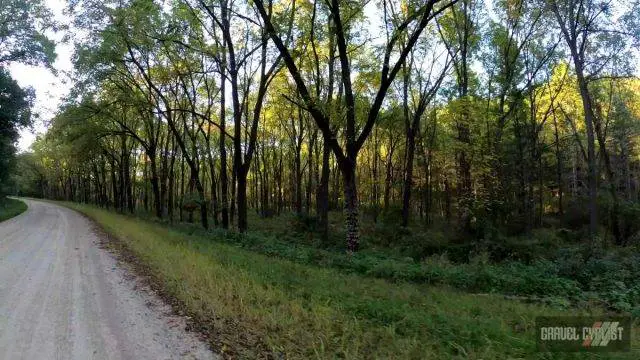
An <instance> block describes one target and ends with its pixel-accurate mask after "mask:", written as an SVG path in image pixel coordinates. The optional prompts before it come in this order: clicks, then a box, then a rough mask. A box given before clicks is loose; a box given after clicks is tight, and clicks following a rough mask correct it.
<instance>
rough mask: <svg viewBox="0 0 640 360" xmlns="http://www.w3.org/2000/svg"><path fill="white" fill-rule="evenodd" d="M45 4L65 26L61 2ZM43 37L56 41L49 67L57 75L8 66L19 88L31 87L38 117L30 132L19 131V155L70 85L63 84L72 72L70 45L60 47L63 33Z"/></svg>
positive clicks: (51, 0)
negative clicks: (66, 73)
mask: <svg viewBox="0 0 640 360" xmlns="http://www.w3.org/2000/svg"><path fill="white" fill-rule="evenodd" d="M45 4H46V5H47V6H48V7H49V8H50V9H51V11H52V13H53V15H54V18H55V20H56V21H58V22H60V23H68V22H69V21H68V19H67V18H65V16H64V15H63V13H62V11H63V9H64V7H65V5H66V1H65V0H45ZM47 36H49V38H51V39H52V40H54V41H56V43H57V46H56V53H57V55H58V56H57V58H56V61H55V63H54V64H53V66H54V68H55V69H57V70H58V72H59V73H58V75H57V76H56V75H54V74H53V73H52V72H51V71H50V70H48V69H46V68H44V67H40V66H27V65H23V64H17V63H14V64H11V65H10V66H9V72H10V73H11V76H12V77H13V78H14V79H15V80H16V81H17V82H18V84H19V85H20V86H21V87H27V86H31V87H32V88H34V89H35V92H36V100H35V106H34V112H35V113H37V114H38V115H39V118H38V119H36V120H35V122H34V125H33V127H32V128H31V129H23V130H22V131H21V132H20V139H19V140H18V149H19V151H21V152H22V151H27V150H28V149H29V146H31V144H32V143H33V141H34V140H35V138H36V135H37V134H38V133H44V132H45V130H46V123H47V122H48V121H49V120H50V119H51V118H52V117H53V115H54V114H55V112H56V109H57V108H58V105H59V104H60V103H61V101H62V99H63V98H64V97H65V95H66V94H68V92H69V89H70V86H71V85H72V84H71V82H70V81H68V80H67V77H66V75H65V72H68V71H71V70H72V69H73V63H72V62H71V57H72V55H73V44H72V43H69V44H64V43H62V37H63V36H64V34H63V33H53V32H51V33H47Z"/></svg>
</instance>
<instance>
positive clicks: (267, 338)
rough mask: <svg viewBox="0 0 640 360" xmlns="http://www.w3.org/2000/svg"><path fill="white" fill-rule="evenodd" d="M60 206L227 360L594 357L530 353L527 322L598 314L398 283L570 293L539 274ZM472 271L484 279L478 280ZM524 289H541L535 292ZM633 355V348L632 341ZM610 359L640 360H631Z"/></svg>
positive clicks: (545, 269)
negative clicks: (106, 240)
mask: <svg viewBox="0 0 640 360" xmlns="http://www.w3.org/2000/svg"><path fill="white" fill-rule="evenodd" d="M66 205H67V206H69V207H71V208H74V209H76V210H79V211H81V212H82V213H84V214H86V215H87V216H89V217H91V218H92V219H94V220H95V221H97V223H98V224H100V225H101V226H102V227H103V228H104V229H105V230H106V231H107V232H108V233H110V234H111V235H113V236H114V237H115V238H117V239H119V241H120V242H121V243H122V244H124V246H125V247H126V248H127V249H128V250H129V251H131V252H132V253H133V254H134V255H135V256H136V257H137V258H138V259H140V261H141V262H143V263H144V264H145V265H146V266H148V268H149V269H150V270H151V272H152V274H153V275H154V277H155V278H156V279H157V281H158V282H159V283H160V285H161V286H162V288H163V289H164V290H165V291H166V292H168V293H169V294H170V295H171V296H174V297H175V298H176V299H177V300H178V302H179V304H180V305H179V306H180V307H181V308H182V309H185V310H186V312H187V313H188V314H190V315H191V316H193V317H194V318H195V319H197V320H198V321H199V323H200V327H201V329H202V330H203V331H204V332H205V333H209V334H210V335H211V339H212V342H213V344H214V346H215V348H216V350H218V351H221V352H223V353H225V354H227V355H229V356H231V357H236V358H287V359H301V358H305V359H307V358H317V359H336V358H345V359H361V358H362V359H378V358H394V359H430V358H433V359H504V358H539V359H550V358H554V359H561V358H575V359H584V358H590V357H591V354H562V353H556V354H548V353H538V352H536V346H535V336H534V320H535V317H536V316H540V315H578V314H583V315H587V314H591V315H596V314H597V313H599V312H600V311H601V310H598V308H597V307H593V308H591V309H590V310H589V311H587V310H586V309H583V310H576V309H573V310H571V311H566V310H561V309H558V308H557V307H549V306H546V305H540V304H526V303H522V302H518V301H512V300H507V299H504V298H503V297H501V296H496V295H471V294H465V293H461V292H458V291H455V290H451V289H448V288H445V287H433V286H425V285H424V284H413V283H407V282H405V281H400V280H406V279H411V277H412V276H414V277H415V279H416V280H417V279H418V278H422V279H431V280H427V282H431V283H448V282H451V283H452V284H453V285H455V286H459V287H462V288H469V289H474V288H476V287H478V288H483V289H487V288H491V287H495V288H496V289H505V287H506V285H505V284H507V283H509V284H511V285H510V286H516V287H518V286H519V287H520V288H525V289H530V290H523V291H529V292H534V293H535V292H539V291H541V290H537V289H536V286H538V287H541V288H542V287H544V288H549V289H552V291H555V292H558V293H564V292H567V291H569V290H570V289H571V288H572V287H573V286H574V284H573V283H564V282H560V283H558V284H554V283H544V284H543V283H540V281H548V280H540V279H538V275H541V274H542V275H544V274H546V273H549V274H553V273H554V272H555V271H556V269H554V268H552V267H550V266H549V267H547V266H548V265H540V268H532V269H536V270H535V271H533V270H532V271H531V273H528V275H526V276H524V275H522V273H523V271H524V270H523V269H520V268H513V269H512V271H511V273H509V272H506V273H505V271H506V270H507V268H504V269H498V268H495V267H494V265H489V264H487V262H486V261H485V260H486V258H485V259H482V258H477V259H475V260H474V261H473V262H470V263H469V264H468V265H462V267H461V266H459V265H456V264H452V263H449V262H448V261H447V260H445V259H444V258H437V257H431V258H429V259H428V260H427V261H424V262H420V263H417V262H414V261H413V260H411V261H410V260H409V259H407V260H406V261H401V260H391V259H386V260H385V259H380V258H376V257H375V256H373V255H366V254H362V255H360V254H359V255H356V256H354V257H353V258H349V257H346V255H341V254H336V253H330V252H329V251H328V250H321V249H317V248H312V247H310V246H307V247H304V246H302V245H290V244H289V246H285V244H284V243H282V242H281V241H280V240H276V239H269V240H268V241H265V238H264V237H262V236H259V235H252V234H248V235H246V236H239V235H232V234H231V233H227V232H223V231H212V232H210V233H204V234H203V233H200V232H197V231H193V232H192V234H191V235H189V234H188V233H187V231H186V230H185V229H184V228H183V229H181V230H180V231H178V230H175V229H170V228H168V227H165V226H159V224H155V223H150V222H147V221H143V220H139V219H135V218H132V217H127V216H123V215H118V214H114V213H112V212H109V211H105V210H102V209H98V208H95V207H91V206H84V205H77V204H66ZM248 249H251V250H258V251H259V252H261V253H262V254H258V253H257V252H256V251H247V250H248ZM274 255H277V256H274ZM282 258H290V259H292V260H294V261H289V260H285V259H282ZM323 262H331V263H324V264H323ZM302 263H305V264H302ZM307 263H313V264H318V265H323V266H325V267H319V266H309V265H306V264H307ZM464 266H468V267H466V268H465V267H464ZM505 266H507V265H505ZM508 266H517V265H515V264H512V265H508ZM329 267H332V268H329ZM478 269H484V270H482V271H481V272H480V274H474V273H473V272H474V271H475V270H478ZM527 269H529V268H527ZM345 270H346V271H345ZM362 274H364V275H374V276H380V277H385V278H389V279H394V280H397V281H388V280H383V279H375V278H372V277H371V276H362ZM517 274H520V275H517ZM547 278H553V277H551V276H548V277H547ZM434 279H448V280H446V281H445V280H440V281H434ZM420 281H422V280H420ZM528 281H533V282H535V283H537V284H539V285H535V286H534V287H531V285H528ZM552 282H553V281H552ZM633 344H634V346H635V344H637V338H636V337H634V339H633ZM606 355H607V357H609V358H613V357H615V358H628V359H634V358H637V353H629V354H606ZM592 358H595V355H594V356H593V357H592ZM598 358H602V355H600V356H598Z"/></svg>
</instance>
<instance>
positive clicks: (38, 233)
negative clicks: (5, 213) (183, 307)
mask: <svg viewBox="0 0 640 360" xmlns="http://www.w3.org/2000/svg"><path fill="white" fill-rule="evenodd" d="M25 202H26V203H27V204H28V205H29V210H27V211H26V212H25V213H23V214H22V215H19V216H17V217H15V218H13V219H11V220H8V221H5V222H2V223H0V359H12V360H13V359H29V360H34V359H36V360H37V359H81V360H86V359H136V360H137V359H153V360H159V359H216V358H218V356H216V355H215V354H213V353H212V352H211V351H210V350H209V349H208V347H207V345H206V343H205V342H203V341H202V340H200V339H199V338H198V336H197V335H195V334H193V333H189V332H187V331H185V325H186V320H185V319H184V318H182V317H180V316H175V315H173V314H172V312H171V308H170V307H169V306H168V305H166V304H165V303H164V302H163V301H162V300H161V299H160V298H159V297H158V296H156V295H155V294H154V293H153V292H152V291H151V290H150V289H149V288H148V287H146V286H144V285H143V282H142V281H140V279H139V278H136V277H135V276H134V275H132V273H131V272H130V271H129V270H128V269H127V267H126V265H124V264H120V263H119V261H118V260H117V259H116V258H115V256H114V255H113V254H111V253H110V252H109V251H108V250H105V249H103V248H101V247H100V245H99V244H100V239H99V237H98V235H97V234H96V233H95V232H94V230H93V226H92V224H91V222H90V221H89V220H87V219H86V218H84V217H83V216H81V215H80V214H78V213H76V212H74V211H72V210H69V209H66V208H63V207H60V206H56V205H53V204H49V203H44V202H39V201H32V200H25Z"/></svg>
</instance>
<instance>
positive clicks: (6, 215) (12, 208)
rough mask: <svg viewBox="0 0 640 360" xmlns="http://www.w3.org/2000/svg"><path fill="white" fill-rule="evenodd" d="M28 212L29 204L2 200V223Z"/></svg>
mask: <svg viewBox="0 0 640 360" xmlns="http://www.w3.org/2000/svg"><path fill="white" fill-rule="evenodd" d="M25 211H27V204H25V203H24V202H22V201H20V200H15V199H9V198H0V222H2V221H5V220H9V219H11V218H12V217H15V216H18V215H20V214H22V213H23V212H25Z"/></svg>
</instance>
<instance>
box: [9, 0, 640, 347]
mask: <svg viewBox="0 0 640 360" xmlns="http://www.w3.org/2000/svg"><path fill="white" fill-rule="evenodd" d="M34 3H35V2H34ZM27 6H28V5H27ZM67 14H68V16H69V18H70V20H69V21H70V24H68V27H69V29H72V30H73V31H72V32H73V34H72V35H71V40H70V41H73V42H74V44H75V52H74V55H73V63H74V70H73V74H72V77H73V81H74V82H73V88H72V90H71V93H70V94H69V96H68V97H67V99H66V101H65V102H64V104H63V105H62V106H61V107H60V108H59V109H58V110H57V112H56V113H55V114H54V115H52V117H51V120H50V121H49V122H48V124H47V131H46V132H45V133H42V134H39V135H38V137H37V140H36V141H35V142H34V143H33V145H32V146H31V149H30V151H27V152H22V153H19V154H15V152H16V151H15V148H13V147H11V148H10V149H9V148H7V150H5V148H4V147H3V148H2V149H0V151H2V152H3V154H4V153H7V156H6V157H3V159H2V161H3V162H2V163H0V166H2V168H0V170H2V169H6V170H7V171H2V172H0V184H1V185H2V189H4V193H5V194H11V195H17V196H24V197H35V198H44V199H50V200H57V201H65V202H74V203H79V204H85V205H75V206H90V207H88V208H90V209H96V208H101V209H103V210H110V211H115V212H117V213H120V214H125V215H127V216H128V217H127V218H129V217H134V218H136V219H143V220H144V221H146V222H147V221H148V222H149V223H152V224H161V225H162V226H164V227H167V228H169V229H175V231H179V232H181V233H185V234H187V235H189V236H201V237H202V238H203V239H205V240H206V239H208V240H210V241H215V242H221V243H226V244H232V245H234V246H237V247H240V248H242V249H246V250H249V251H252V252H258V253H262V254H266V255H267V256H275V257H277V258H282V259H285V260H290V261H292V262H294V263H302V264H311V265H314V266H319V267H322V268H325V267H328V268H331V269H338V270H339V271H343V272H346V273H355V274H360V275H363V276H368V277H376V278H382V279H387V280H390V281H392V282H396V281H400V282H405V281H406V282H409V283H417V284H444V285H447V286H451V287H453V288H457V289H461V290H463V291H468V292H472V293H485V292H487V293H498V294H506V295H512V296H515V297H519V298H520V297H522V298H526V299H529V300H531V299H533V300H532V301H536V302H543V303H544V304H546V305H550V306H559V307H560V308H562V309H567V308H572V307H573V306H578V307H580V306H584V304H592V303H597V304H598V306H602V307H603V308H605V309H608V310H610V311H616V312H622V313H631V314H633V316H640V286H638V285H637V283H636V282H635V280H634V279H637V276H638V275H640V268H638V265H637V264H638V259H639V256H640V255H638V252H637V249H638V246H640V198H639V197H640V78H639V77H638V66H639V65H640V54H639V52H638V49H639V47H638V46H639V45H640V3H638V2H637V1H623V0H606V1H602V0H533V1H524V0H493V1H481V0H421V1H406V0H400V1H397V0H379V1H366V0H361V1H344V0H325V1H317V0H310V1H297V0H252V1H230V0H173V1H157V0H156V1H154V0H127V1H115V0H113V1H111V0H109V1H97V0H71V1H69V2H68V8H67ZM0 44H1V43H0ZM3 54H4V53H3V52H2V48H1V46H0V66H2V64H3V63H2V59H3V57H2V55H3ZM9 61H10V60H9ZM34 61H40V60H38V59H35V60H34ZM3 76H4V77H3V78H2V79H4V78H7V77H8V75H7V74H4V75H3ZM2 79H0V80H2ZM4 84H5V82H2V83H1V84H0V85H1V86H5V85H4ZM7 84H8V85H7V86H11V84H12V83H11V82H10V81H9V82H8V83H7ZM3 89H4V87H3ZM3 93H4V91H3ZM16 94H21V95H19V96H22V97H23V98H28V95H29V94H27V93H25V94H22V93H20V92H17V93H16ZM25 101H26V100H25ZM17 106H18V107H19V108H18V109H17V110H16V111H18V112H19V111H21V110H20V106H22V107H27V105H24V104H21V103H19V104H18V105H17ZM0 108H1V109H3V110H4V109H5V107H4V105H0ZM2 116H4V112H3V114H2ZM9 116H10V117H11V116H13V115H12V113H10V114H9ZM13 118H20V117H15V116H14V117H13ZM2 120H3V121H4V118H3V119H2ZM28 123H29V121H28V120H24V121H22V123H20V124H16V125H15V128H17V127H19V126H26V125H28ZM0 125H2V126H4V124H3V123H2V122H0ZM0 129H2V130H3V132H2V135H3V137H2V138H0V141H1V142H2V144H8V145H7V146H9V147H10V146H11V143H13V142H15V140H16V138H17V135H16V134H15V133H13V132H9V133H8V139H7V140H5V137H6V136H5V135H4V134H5V131H4V128H0ZM9 153H12V154H14V155H11V156H9V155H8V154H9ZM5 158H6V159H11V164H9V163H8V162H7V164H4V159H5ZM7 161H8V160H7ZM90 211H98V210H90ZM146 222H145V223H146ZM478 269H481V270H482V271H479V270H478ZM380 311H382V310H380ZM362 316H365V315H362ZM366 316H372V317H375V316H374V315H366ZM366 316H365V317H366ZM376 316H378V315H376ZM390 316H391V315H390ZM380 321H382V320H380ZM415 326H418V325H415ZM416 329H417V328H416ZM407 331H409V330H407ZM415 331H418V330H415ZM407 336H408V335H407ZM456 339H458V340H456V341H462V340H459V338H456ZM478 341H480V340H478ZM462 345H463V346H467V345H468V344H467V343H465V342H464V341H462ZM283 346H284V345H283ZM285 347H286V346H285ZM458 350H459V349H458ZM458 350H450V351H453V352H456V351H458ZM448 351H449V350H448ZM505 351H506V350H505ZM306 354H307V355H308V354H309V353H306ZM379 354H383V353H379ZM458 354H460V353H458ZM515 354H516V355H517V354H519V353H515ZM343 355H344V354H343ZM476 355H477V354H476ZM512 355H513V354H512ZM520 355H522V354H520ZM380 356H382V357H385V355H380ZM347 357H349V356H347ZM355 357H360V356H355ZM365 357H366V356H365ZM410 357H411V356H409V355H407V358H410Z"/></svg>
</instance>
